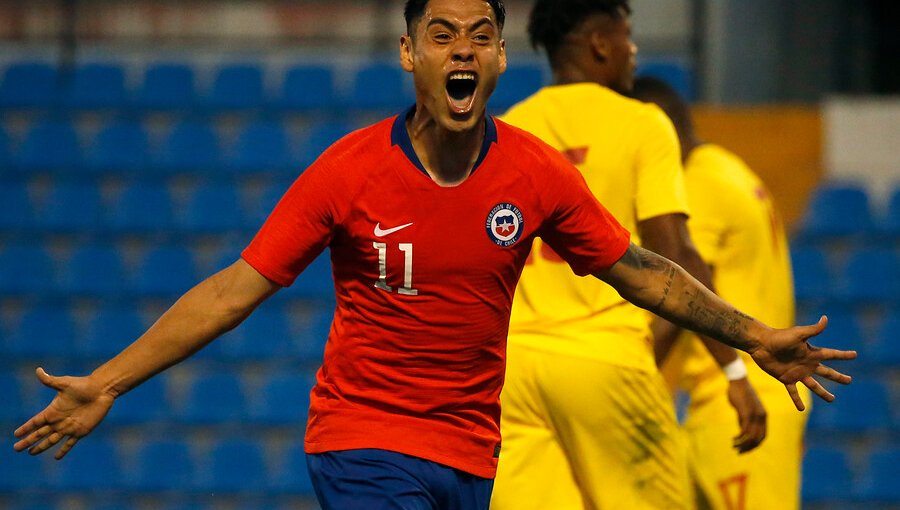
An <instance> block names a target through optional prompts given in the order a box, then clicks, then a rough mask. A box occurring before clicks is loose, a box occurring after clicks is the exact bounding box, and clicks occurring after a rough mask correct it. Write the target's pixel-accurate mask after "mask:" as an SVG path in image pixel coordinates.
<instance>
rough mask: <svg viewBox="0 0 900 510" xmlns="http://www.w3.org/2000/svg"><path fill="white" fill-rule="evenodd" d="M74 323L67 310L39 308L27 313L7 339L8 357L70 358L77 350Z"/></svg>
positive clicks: (55, 306) (52, 307)
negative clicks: (75, 349) (9, 355)
mask: <svg viewBox="0 0 900 510" xmlns="http://www.w3.org/2000/svg"><path fill="white" fill-rule="evenodd" d="M75 337H76V335H75V324H74V320H73V319H72V314H71V313H70V312H69V309H68V308H65V307H63V306H59V305H36V306H35V307H33V308H31V309H29V310H27V311H26V312H25V313H24V314H23V315H22V317H21V319H20V320H19V324H18V327H17V328H16V329H15V331H14V332H13V333H12V334H11V335H10V336H9V337H8V338H7V345H6V350H7V351H8V354H11V355H15V356H21V357H23V358H41V359H43V358H48V357H56V358H63V357H69V356H71V355H72V354H73V352H74V347H75Z"/></svg>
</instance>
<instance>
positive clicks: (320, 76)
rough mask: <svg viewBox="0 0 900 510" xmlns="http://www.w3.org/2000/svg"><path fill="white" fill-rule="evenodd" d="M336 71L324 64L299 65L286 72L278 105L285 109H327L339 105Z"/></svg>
mask: <svg viewBox="0 0 900 510" xmlns="http://www.w3.org/2000/svg"><path fill="white" fill-rule="evenodd" d="M334 88H335V83H334V71H333V70H332V68H331V67H329V66H324V65H299V66H295V67H291V68H290V69H288V70H287V71H286V72H285V75H284V81H283V82H282V87H281V97H279V98H278V102H277V107H278V108H280V109H285V110H300V111H306V110H326V109H329V108H333V107H335V106H339V101H338V99H337V95H336V94H335V93H334Z"/></svg>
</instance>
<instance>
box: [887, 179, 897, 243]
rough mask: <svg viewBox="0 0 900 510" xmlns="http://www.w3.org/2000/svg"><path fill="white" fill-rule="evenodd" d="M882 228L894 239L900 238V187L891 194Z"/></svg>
mask: <svg viewBox="0 0 900 510" xmlns="http://www.w3.org/2000/svg"><path fill="white" fill-rule="evenodd" d="M883 230H884V231H885V232H886V233H887V234H888V235H890V236H892V237H893V238H894V239H900V188H897V189H896V190H895V191H894V193H893V195H891V200H890V202H889V203H888V210H887V216H886V217H885V219H884V223H883Z"/></svg>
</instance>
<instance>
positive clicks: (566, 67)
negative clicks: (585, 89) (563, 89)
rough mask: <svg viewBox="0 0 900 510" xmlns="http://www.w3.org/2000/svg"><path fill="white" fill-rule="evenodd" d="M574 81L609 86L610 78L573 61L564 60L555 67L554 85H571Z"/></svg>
mask: <svg viewBox="0 0 900 510" xmlns="http://www.w3.org/2000/svg"><path fill="white" fill-rule="evenodd" d="M573 83H596V84H599V85H602V86H604V87H609V80H607V79H606V78H605V77H604V76H603V74H602V73H600V72H597V71H589V70H588V67H587V66H582V65H578V64H577V63H575V62H572V61H563V62H562V63H559V64H557V65H556V66H555V67H554V68H553V84H554V85H570V84H573Z"/></svg>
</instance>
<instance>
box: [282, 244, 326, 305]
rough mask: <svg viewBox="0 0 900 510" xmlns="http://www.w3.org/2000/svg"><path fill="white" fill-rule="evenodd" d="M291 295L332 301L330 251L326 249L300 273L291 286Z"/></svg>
mask: <svg viewBox="0 0 900 510" xmlns="http://www.w3.org/2000/svg"><path fill="white" fill-rule="evenodd" d="M291 293H292V295H294V296H299V297H304V298H310V299H323V300H331V301H334V278H333V277H332V274H331V250H328V249H326V250H325V251H324V252H322V254H321V255H319V257H318V258H316V259H315V260H313V261H312V263H310V264H309V266H307V267H306V269H304V270H303V272H302V273H300V276H298V277H297V280H296V281H295V282H294V285H292V286H291Z"/></svg>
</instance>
